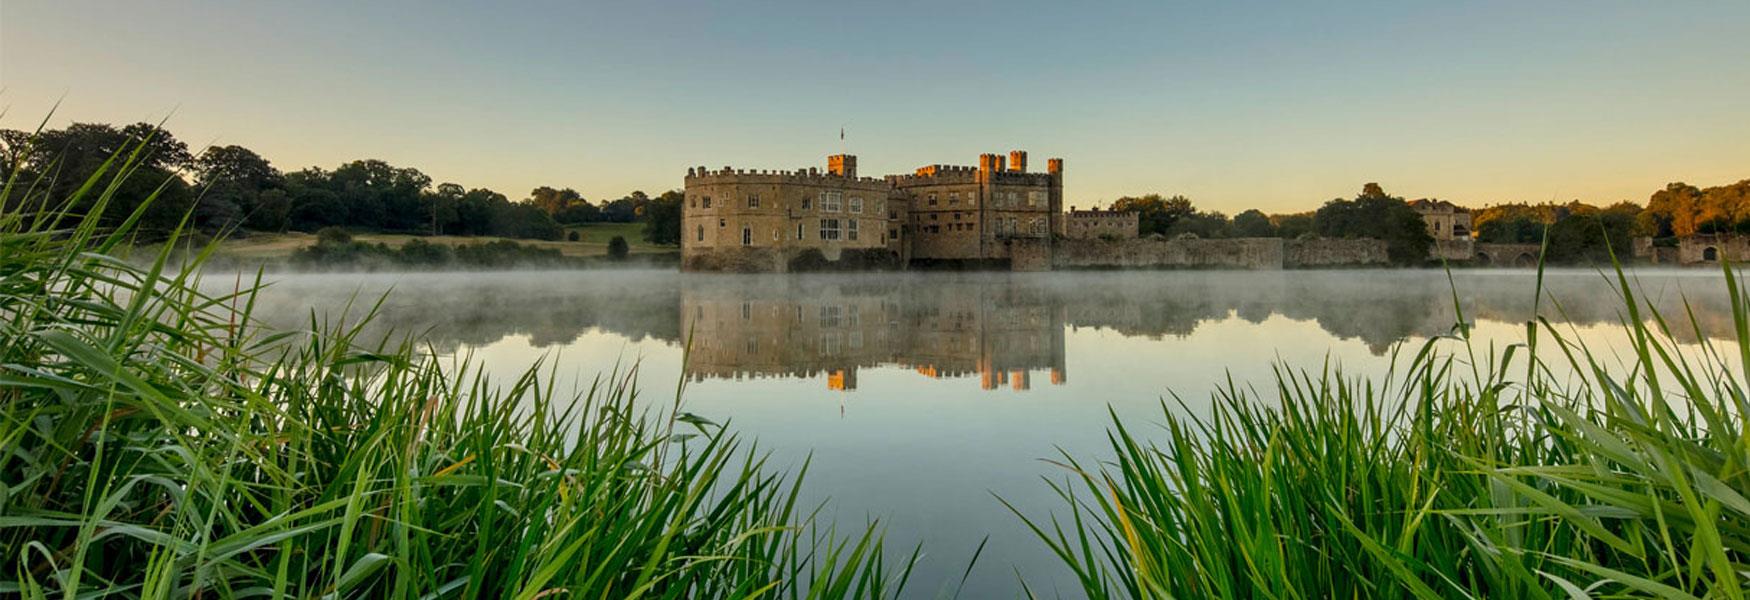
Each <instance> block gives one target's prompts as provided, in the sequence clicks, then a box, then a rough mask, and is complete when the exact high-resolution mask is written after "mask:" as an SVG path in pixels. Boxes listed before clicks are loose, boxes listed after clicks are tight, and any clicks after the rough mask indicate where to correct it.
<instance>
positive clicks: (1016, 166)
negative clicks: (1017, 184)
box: [1009, 150, 1027, 173]
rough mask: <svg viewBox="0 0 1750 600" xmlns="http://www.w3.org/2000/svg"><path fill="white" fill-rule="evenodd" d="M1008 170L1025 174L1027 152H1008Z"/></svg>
mask: <svg viewBox="0 0 1750 600" xmlns="http://www.w3.org/2000/svg"><path fill="white" fill-rule="evenodd" d="M1009 170H1010V171H1014V172H1016V173H1026V172H1027V151H1026V150H1010V151H1009Z"/></svg>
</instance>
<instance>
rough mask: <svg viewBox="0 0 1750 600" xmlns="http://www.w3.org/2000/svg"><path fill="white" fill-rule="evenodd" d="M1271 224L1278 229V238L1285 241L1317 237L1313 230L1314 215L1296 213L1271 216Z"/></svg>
mask: <svg viewBox="0 0 1750 600" xmlns="http://www.w3.org/2000/svg"><path fill="white" fill-rule="evenodd" d="M1270 224H1271V225H1272V226H1273V227H1275V229H1276V236H1277V237H1280V238H1283V239H1290V240H1293V239H1300V238H1302V237H1305V236H1311V235H1316V234H1315V233H1314V229H1313V213H1310V212H1304V213H1294V214H1286V215H1270Z"/></svg>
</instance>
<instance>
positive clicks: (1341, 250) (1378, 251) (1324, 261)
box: [1282, 239, 1391, 269]
mask: <svg viewBox="0 0 1750 600" xmlns="http://www.w3.org/2000/svg"><path fill="white" fill-rule="evenodd" d="M1282 244H1283V258H1282V262H1283V266H1284V267H1287V268H1290V269H1316V268H1321V267H1355V266H1370V265H1383V264H1386V263H1388V262H1390V261H1391V258H1390V256H1388V255H1387V254H1386V248H1385V240H1333V239H1311V240H1283V242H1282Z"/></svg>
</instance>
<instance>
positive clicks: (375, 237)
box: [220, 223, 680, 259]
mask: <svg viewBox="0 0 1750 600" xmlns="http://www.w3.org/2000/svg"><path fill="white" fill-rule="evenodd" d="M565 230H566V239H565V240H560V241H546V240H511V241H514V242H517V243H519V244H525V245H529V246H535V247H540V248H557V249H558V250H559V252H560V253H563V254H564V255H566V256H601V255H604V254H607V253H608V241H609V240H612V239H614V236H616V235H618V236H623V237H625V238H626V244H627V247H628V249H629V250H630V251H631V253H632V254H660V253H664V252H675V251H677V250H679V249H680V248H679V247H677V246H659V245H655V244H651V243H649V242H646V241H644V224H643V223H589V224H585V225H571V226H567V227H566V228H565ZM573 231H575V232H577V234H578V241H575V242H573V241H569V239H570V233H571V232H573ZM353 237H354V239H356V240H358V241H361V242H369V243H372V244H376V243H383V244H388V245H389V246H390V247H395V248H398V247H400V246H401V245H402V244H405V243H407V241H408V240H411V239H415V238H419V239H423V240H425V241H427V242H431V243H433V244H443V245H448V246H458V245H462V244H480V243H485V242H491V241H495V240H501V239H507V238H497V237H487V236H476V237H467V236H454V235H436V236H431V235H407V234H392V233H360V234H356V235H354V236H353ZM315 243H316V235H315V234H310V233H299V232H290V233H251V234H249V235H248V236H247V237H234V238H232V239H229V240H226V241H225V242H224V244H223V245H222V248H221V250H220V253H221V254H224V255H226V256H230V257H234V258H251V259H273V258H284V257H288V256H291V254H292V253H293V252H296V251H297V250H298V249H300V248H303V247H305V246H310V245H313V244H315Z"/></svg>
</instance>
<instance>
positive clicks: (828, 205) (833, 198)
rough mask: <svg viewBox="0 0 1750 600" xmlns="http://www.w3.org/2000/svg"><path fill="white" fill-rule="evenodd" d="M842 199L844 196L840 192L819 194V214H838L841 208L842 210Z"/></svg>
mask: <svg viewBox="0 0 1750 600" xmlns="http://www.w3.org/2000/svg"><path fill="white" fill-rule="evenodd" d="M843 198H844V196H843V194H842V193H841V192H836V191H835V192H821V193H820V210H821V212H831V213H836V212H838V211H839V210H840V209H841V208H843V204H844V200H843Z"/></svg>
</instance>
